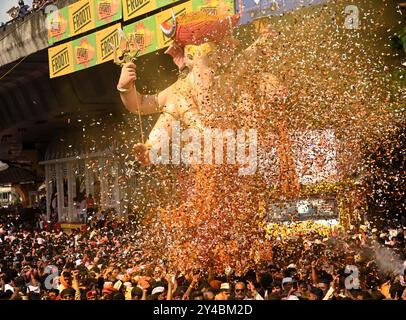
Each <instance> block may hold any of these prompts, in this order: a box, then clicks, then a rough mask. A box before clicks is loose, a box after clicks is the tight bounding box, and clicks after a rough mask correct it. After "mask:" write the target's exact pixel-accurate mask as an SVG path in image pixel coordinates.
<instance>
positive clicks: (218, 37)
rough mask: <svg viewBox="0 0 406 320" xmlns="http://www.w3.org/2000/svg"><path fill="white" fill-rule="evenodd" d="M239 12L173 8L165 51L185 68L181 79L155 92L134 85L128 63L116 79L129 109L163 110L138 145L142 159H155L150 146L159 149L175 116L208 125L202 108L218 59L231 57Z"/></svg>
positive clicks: (191, 123)
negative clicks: (219, 13) (147, 92)
mask: <svg viewBox="0 0 406 320" xmlns="http://www.w3.org/2000/svg"><path fill="white" fill-rule="evenodd" d="M238 20H239V15H223V16H213V15H209V14H207V13H204V12H194V13H190V14H186V15H184V16H181V17H175V16H174V14H172V25H170V24H163V25H161V30H162V32H163V33H164V34H165V36H167V37H169V38H172V39H173V42H172V43H171V45H170V46H169V48H168V49H167V50H166V51H165V53H167V54H169V55H171V56H172V57H173V62H174V63H175V64H176V65H177V67H178V68H179V71H180V76H179V78H178V80H177V81H176V82H175V83H174V84H172V85H171V86H169V87H168V88H166V89H164V90H163V91H161V92H159V93H157V94H155V95H143V94H141V93H139V92H138V91H137V89H136V87H135V80H136V79H137V71H136V65H135V64H134V63H132V62H130V63H126V64H125V65H124V66H123V68H122V71H121V76H120V79H119V81H118V84H117V90H118V91H119V92H120V96H121V100H122V102H123V104H124V106H125V108H126V109H127V110H129V111H130V112H133V113H139V114H141V115H148V114H154V113H160V116H159V118H158V120H157V122H156V124H155V125H154V127H153V129H152V130H151V132H150V134H149V137H148V140H147V141H146V142H145V143H138V144H136V145H135V146H134V152H135V155H136V157H137V159H138V161H139V162H140V163H141V164H143V165H148V164H150V163H151V160H150V157H149V151H150V149H151V148H154V149H155V150H159V149H160V144H161V143H162V141H161V132H162V129H165V130H167V133H168V135H169V136H171V130H172V126H173V122H174V121H179V122H180V123H182V125H183V126H186V127H194V128H198V129H200V130H203V128H204V124H203V123H202V121H201V117H200V114H201V112H202V109H203V108H205V99H206V98H207V93H208V90H209V89H210V85H211V83H212V80H213V76H214V75H215V73H216V72H215V70H216V69H217V68H218V65H219V64H226V63H227V62H228V61H229V60H230V59H231V58H232V57H231V51H232V50H230V48H235V47H236V46H237V45H238V43H239V42H238V41H237V40H236V39H234V38H232V36H231V33H232V30H233V28H234V27H235V26H236V24H237V22H238Z"/></svg>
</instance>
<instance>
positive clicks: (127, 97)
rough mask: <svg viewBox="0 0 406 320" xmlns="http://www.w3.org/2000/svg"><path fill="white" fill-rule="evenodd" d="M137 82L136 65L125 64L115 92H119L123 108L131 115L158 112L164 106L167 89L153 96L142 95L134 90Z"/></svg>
mask: <svg viewBox="0 0 406 320" xmlns="http://www.w3.org/2000/svg"><path fill="white" fill-rule="evenodd" d="M136 80H137V72H136V65H135V64H134V63H132V62H129V63H126V64H125V65H124V66H123V68H122V69H121V75H120V79H119V81H118V84H117V90H118V91H119V92H120V97H121V101H122V102H123V104H124V106H125V108H126V109H127V110H128V111H130V112H133V113H138V112H139V113H140V114H141V115H147V114H153V113H158V112H160V107H159V106H164V105H165V103H166V97H167V95H168V89H165V90H163V91H162V92H160V93H159V94H155V95H143V94H141V93H139V92H138V91H137V89H136V88H135V81H136Z"/></svg>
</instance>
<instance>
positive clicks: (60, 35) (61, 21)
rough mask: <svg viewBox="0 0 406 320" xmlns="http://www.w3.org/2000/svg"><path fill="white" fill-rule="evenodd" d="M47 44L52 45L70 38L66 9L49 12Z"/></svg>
mask: <svg viewBox="0 0 406 320" xmlns="http://www.w3.org/2000/svg"><path fill="white" fill-rule="evenodd" d="M47 22H48V43H49V44H54V43H55V42H59V41H62V40H65V39H67V38H69V37H70V26H69V12H68V7H65V8H62V9H59V10H57V11H54V12H51V13H50V14H49V15H48V16H47Z"/></svg>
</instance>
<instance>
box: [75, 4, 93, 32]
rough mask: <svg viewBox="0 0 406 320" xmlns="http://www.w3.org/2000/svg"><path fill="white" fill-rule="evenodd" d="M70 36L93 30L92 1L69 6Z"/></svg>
mask: <svg viewBox="0 0 406 320" xmlns="http://www.w3.org/2000/svg"><path fill="white" fill-rule="evenodd" d="M69 24H70V36H71V37H73V36H76V35H78V34H81V33H84V32H87V31H89V30H92V29H94V28H95V19H94V3H93V0H82V1H78V2H76V3H74V4H71V5H70V6H69Z"/></svg>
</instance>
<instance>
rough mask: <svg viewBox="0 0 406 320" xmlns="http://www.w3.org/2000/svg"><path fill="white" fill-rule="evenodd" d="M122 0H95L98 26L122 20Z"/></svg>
mask: <svg viewBox="0 0 406 320" xmlns="http://www.w3.org/2000/svg"><path fill="white" fill-rule="evenodd" d="M121 4H122V3H121V0H94V6H95V10H96V14H95V19H96V28H97V27H101V26H104V25H106V24H108V23H110V22H113V21H118V20H121V18H122V17H123V11H122V7H121Z"/></svg>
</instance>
